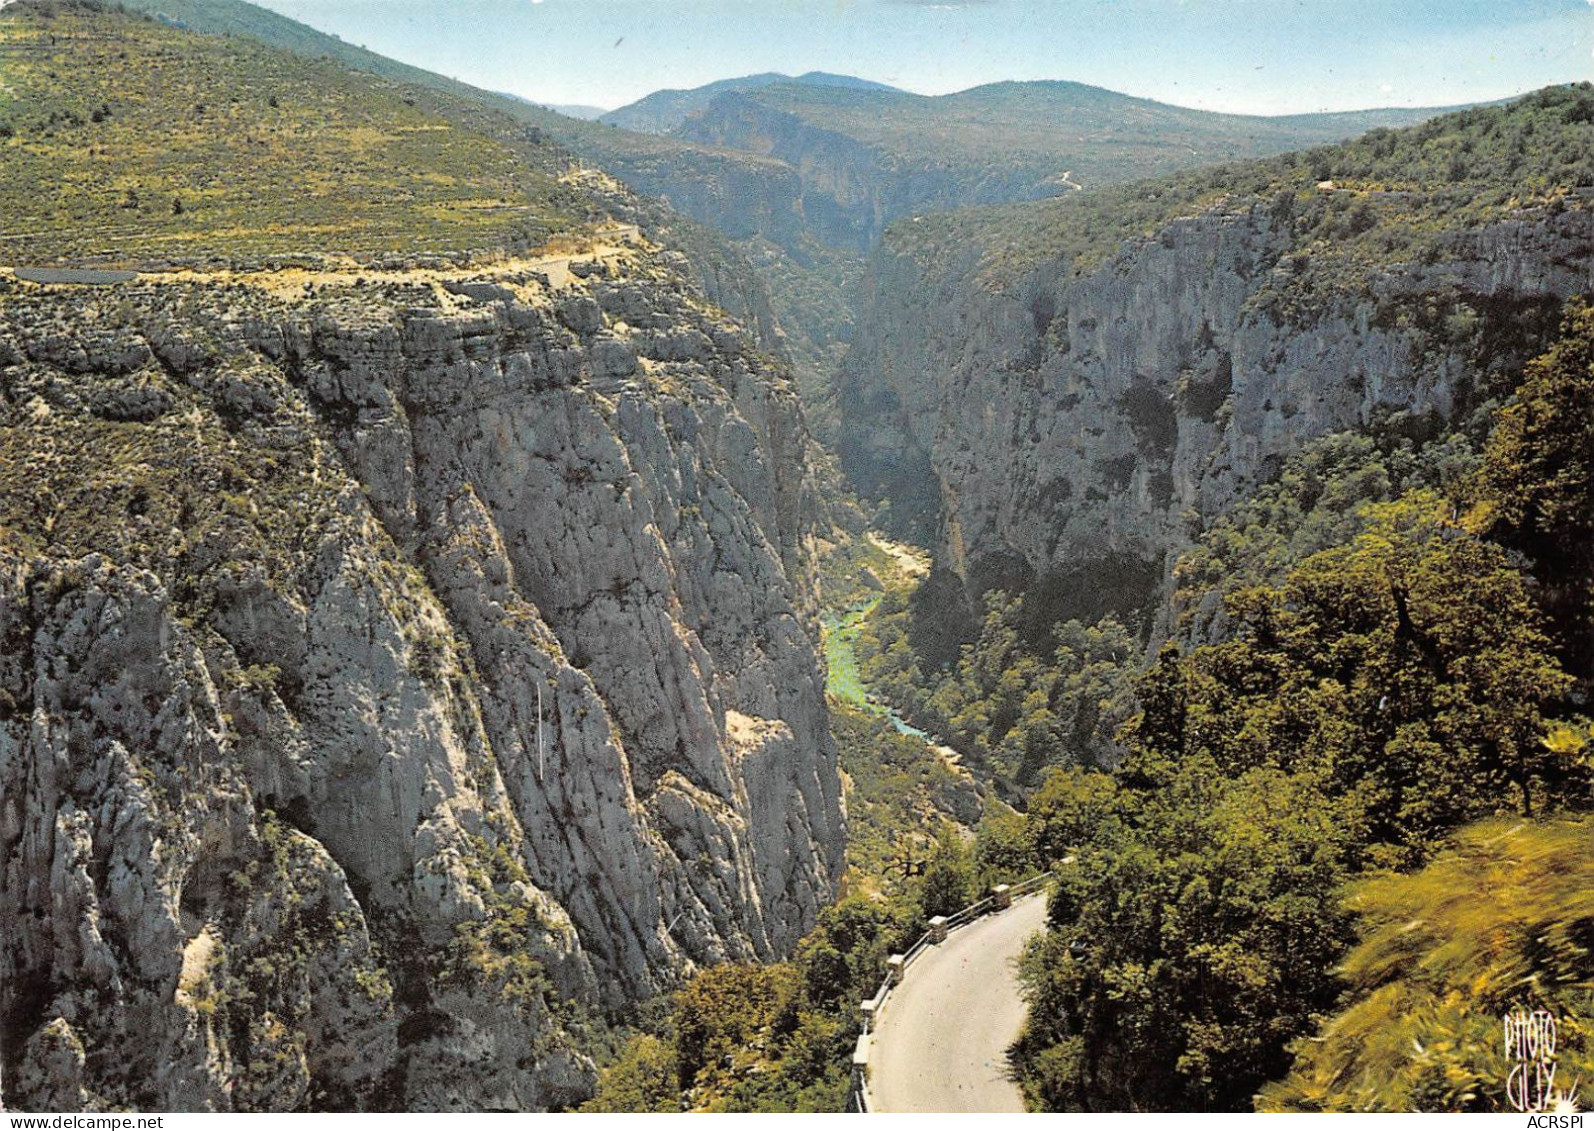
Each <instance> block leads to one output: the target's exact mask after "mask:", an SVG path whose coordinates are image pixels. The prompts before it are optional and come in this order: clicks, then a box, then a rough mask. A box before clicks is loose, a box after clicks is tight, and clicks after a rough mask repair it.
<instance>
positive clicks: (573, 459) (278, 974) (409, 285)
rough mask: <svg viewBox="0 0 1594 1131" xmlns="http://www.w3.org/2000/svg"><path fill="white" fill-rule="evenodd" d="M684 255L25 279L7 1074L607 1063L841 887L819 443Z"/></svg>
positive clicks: (265, 1092)
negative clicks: (665, 1011)
mask: <svg viewBox="0 0 1594 1131" xmlns="http://www.w3.org/2000/svg"><path fill="white" fill-rule="evenodd" d="M679 266H680V264H679V262H678V260H677V259H676V258H675V257H672V256H671V255H669V254H667V253H655V252H652V251H649V250H647V249H645V248H641V247H631V248H628V249H622V248H608V249H602V250H601V251H600V252H599V253H596V254H591V255H577V256H573V257H569V258H566V259H560V260H557V261H547V262H543V263H539V264H534V265H518V266H517V265H510V266H508V267H505V268H502V269H500V270H497V271H496V272H494V273H493V274H492V275H491V277H488V276H479V275H476V276H473V275H471V274H470V273H468V272H452V273H420V272H413V271H411V272H403V271H396V272H389V273H386V274H382V273H379V272H370V273H369V274H368V277H365V278H361V279H359V280H353V279H350V278H349V277H347V276H316V275H314V274H308V275H295V276H293V277H292V278H289V277H287V276H285V275H282V274H280V273H279V274H266V275H261V276H259V277H247V278H242V279H232V278H224V277H217V278H214V279H199V280H191V281H187V282H175V281H164V282H163V281H153V282H148V281H146V282H138V283H132V284H127V285H125V286H122V287H116V288H104V289H94V290H81V289H76V288H70V287H62V288H49V287H35V286H30V285H27V284H22V283H19V282H9V281H0V288H3V292H0V413H3V416H0V467H3V469H4V471H3V475H4V476H5V483H4V489H3V490H0V508H3V514H0V578H3V582H0V635H3V638H4V641H5V647H4V650H3V654H0V860H3V861H4V865H3V869H0V937H3V938H4V941H5V946H4V947H3V948H0V1011H3V1015H4V1016H3V1019H4V1023H5V1024H4V1032H5V1040H4V1042H3V1043H0V1055H3V1058H4V1065H5V1069H6V1073H5V1081H6V1086H7V1096H8V1099H10V1100H11V1101H12V1102H13V1103H14V1104H16V1105H19V1106H30V1105H31V1106H36V1107H41V1108H56V1109H59V1108H68V1109H73V1108H79V1107H88V1108H95V1107H127V1106H133V1107H146V1108H150V1107H153V1108H168V1109H184V1108H206V1107H211V1108H219V1109H272V1110H288V1109H293V1108H296V1107H319V1108H326V1107H332V1108H337V1107H351V1108H369V1107H376V1108H382V1107H406V1108H419V1109H430V1108H458V1107H465V1108H512V1109H521V1108H535V1107H540V1106H547V1105H558V1104H565V1103H571V1102H574V1101H575V1100H577V1099H579V1098H580V1097H581V1096H582V1095H584V1094H585V1093H586V1091H587V1090H588V1088H590V1085H591V1080H592V1066H591V1064H590V1062H589V1061H587V1060H586V1059H585V1058H584V1056H583V1055H582V1054H581V1052H580V1051H579V1050H580V1047H581V1040H582V1039H581V1035H580V1034H581V1031H582V1026H583V1025H584V1024H585V1022H584V1020H583V1018H584V1017H588V1016H591V1015H593V1014H594V1013H596V1012H598V1011H600V1010H602V1009H604V1008H606V1007H613V1006H617V1005H620V1004H622V1003H624V1002H627V1001H631V1000H635V999H637V998H639V997H642V996H645V995H647V994H650V993H654V992H657V991H658V990H660V989H662V988H664V987H666V986H668V985H669V984H671V983H672V982H673V980H674V979H675V978H677V977H678V976H679V975H680V974H681V973H682V972H683V971H684V970H686V969H689V968H690V966H691V965H692V964H693V963H706V962H714V961H720V960H725V959H755V958H773V957H776V956H779V955H781V954H783V953H785V952H786V950H787V949H788V948H789V947H790V946H791V945H792V944H793V943H794V942H795V941H796V939H797V938H798V937H799V935H800V934H801V933H802V932H803V931H804V930H805V929H806V928H807V926H808V925H809V924H810V923H811V922H812V919H813V916H814V915H815V913H816V911H817V910H818V908H819V907H820V906H821V905H822V904H823V902H824V901H825V900H826V899H827V898H828V897H829V895H830V892H831V889H832V884H833V882H834V880H835V878H836V876H837V875H838V874H839V869H840V866H841V853H842V833H843V829H842V816H841V806H840V783H839V775H838V772H837V769H836V762H835V750H834V746H833V741H832V739H831V738H830V735H829V729H828V719H827V716H826V711H825V705H824V697H823V684H822V676H821V671H820V668H819V665H818V663H817V661H816V658H815V650H814V629H813V621H812V612H813V609H812V594H811V592H810V591H809V588H808V586H809V580H808V578H809V568H808V559H809V555H810V552H811V545H812V540H813V537H814V523H815V521H816V515H817V513H818V510H817V506H816V500H815V498H814V495H813V486H812V483H811V481H810V479H809V472H808V470H807V463H806V459H805V456H806V448H807V445H808V443H809V440H808V438H807V434H806V431H805V430H804V427H803V424H802V420H801V416H800V412H799V410H798V408H797V405H796V402H795V398H794V396H793V394H792V393H791V391H790V389H789V387H788V384H787V383H786V381H785V380H784V378H783V377H782V376H781V375H780V374H779V373H778V372H776V371H774V370H772V369H771V368H770V366H769V364H768V363H767V362H766V361H764V360H763V359H762V358H761V356H760V355H758V354H756V353H754V352H753V351H752V350H751V348H750V347H749V346H748V344H747V342H746V340H745V338H744V337H743V336H742V335H741V333H740V331H739V330H738V328H737V327H736V326H735V325H733V324H731V323H729V322H727V321H725V320H724V319H723V317H722V316H720V315H718V314H717V313H715V312H714V311H713V310H712V309H711V308H709V307H708V306H706V304H704V302H703V301H702V300H701V298H699V297H698V295H697V293H696V292H695V291H694V290H692V289H691V287H689V286H688V285H687V284H686V283H684V282H683V281H682V278H681V275H680V274H679V271H678V268H679Z"/></svg>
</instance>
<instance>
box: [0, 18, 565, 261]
mask: <svg viewBox="0 0 1594 1131" xmlns="http://www.w3.org/2000/svg"><path fill="white" fill-rule="evenodd" d="M0 53H3V54H4V57H5V59H6V61H7V68H6V86H5V89H4V91H3V93H0V154H3V161H0V216H3V217H4V220H3V221H0V224H3V229H0V240H3V243H0V248H3V254H4V258H5V259H6V260H7V261H9V262H13V263H39V262H57V261H60V262H68V261H82V260H87V259H93V260H96V261H107V262H117V261H137V260H143V259H155V260H158V261H166V260H183V261H191V260H195V259H202V258H237V257H240V256H265V255H279V256H280V255H308V254H315V253H323V254H347V255H366V256H369V255H374V254H379V253H398V252H402V253H404V254H405V255H408V256H413V255H425V254H452V253H462V252H467V251H470V250H473V249H486V248H499V249H506V248H507V249H516V248H526V247H532V246H537V245H540V244H543V243H545V242H546V241H547V240H548V239H549V238H551V237H552V236H553V235H555V234H556V233H558V232H562V231H572V230H575V229H577V228H578V227H579V226H580V225H581V224H582V223H583V222H584V221H585V220H586V219H588V214H589V212H590V206H589V205H587V204H586V203H585V202H584V201H583V199H582V197H581V195H580V194H578V193H577V192H576V191H574V190H573V189H571V188H568V187H566V186H565V185H563V184H561V183H560V179H559V178H560V175H561V174H562V173H564V172H565V170H566V168H567V166H568V158H567V157H566V156H565V154H564V153H563V152H562V151H560V150H559V149H558V148H557V147H554V146H552V145H551V144H549V143H547V142H546V141H545V140H544V139H543V138H542V137H541V136H540V135H538V134H537V133H535V132H531V131H528V130H527V129H526V128H525V127H524V126H522V125H521V124H519V123H517V122H515V121H514V120H512V119H510V118H507V117H504V116H501V115H498V114H495V113H492V112H490V111H488V110H485V109H484V108H482V107H481V106H479V105H474V104H472V103H470V102H468V101H464V100H461V99H458V98H456V97H454V96H452V95H448V94H444V93H442V92H438V91H434V90H428V89H425V88H418V87H411V86H403V85H400V84H398V83H396V82H394V81H392V80H388V79H381V78H375V77H370V76H366V75H362V74H356V73H353V72H350V71H349V70H347V69H346V68H344V67H342V66H340V65H338V64H336V63H334V62H332V61H330V60H325V59H307V58H304V57H302V56H299V55H295V54H291V53H289V52H285V51H278V50H273V49H271V48H267V47H264V46H261V45H260V44H258V43H255V42H252V41H250V40H248V39H243V38H218V37H196V36H193V35H190V34H188V33H185V32H183V31H180V30H178V29H175V28H172V27H169V26H166V25H163V24H161V23H158V22H155V21H153V20H150V19H144V18H141V17H138V16H135V15H130V14H125V13H122V12H117V11H107V10H98V9H96V8H95V7H94V6H92V5H88V4H83V3H68V2H60V0H45V2H38V3H33V2H29V3H21V4H16V5H12V6H10V7H9V8H7V9H6V10H5V12H4V13H3V14H0Z"/></svg>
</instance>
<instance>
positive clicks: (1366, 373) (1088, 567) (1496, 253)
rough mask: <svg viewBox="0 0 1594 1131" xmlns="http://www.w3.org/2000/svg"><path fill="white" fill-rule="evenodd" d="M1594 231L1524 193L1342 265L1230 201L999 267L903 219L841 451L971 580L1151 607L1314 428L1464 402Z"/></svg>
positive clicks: (976, 246) (1541, 314) (1519, 353)
mask: <svg viewBox="0 0 1594 1131" xmlns="http://www.w3.org/2000/svg"><path fill="white" fill-rule="evenodd" d="M909 235H913V236H914V239H913V240H911V241H910V240H909V239H908V238H907V236H909ZM963 236H964V238H965V239H966V238H967V231H966V230H965V231H964V233H963ZM1591 236H1594V231H1591V219H1590V213H1589V212H1588V211H1586V210H1582V209H1576V208H1565V209H1545V210H1534V211H1519V212H1517V213H1514V214H1509V215H1505V216H1502V217H1500V218H1497V219H1495V220H1494V221H1492V222H1490V223H1487V224H1483V225H1479V226H1476V227H1472V228H1465V229H1462V228H1456V229H1452V230H1450V231H1448V232H1444V233H1441V234H1440V235H1438V236H1436V237H1435V242H1434V243H1433V244H1432V245H1430V249H1429V251H1428V252H1427V254H1425V255H1424V256H1422V257H1421V258H1420V259H1418V260H1414V261H1409V262H1395V263H1389V264H1386V265H1384V266H1382V267H1374V268H1368V269H1347V267H1346V265H1345V264H1343V263H1336V262H1335V261H1334V260H1333V251H1332V249H1328V250H1325V249H1322V248H1318V249H1316V251H1315V252H1312V253H1308V252H1307V251H1306V250H1305V249H1303V248H1301V247H1298V246H1296V243H1295V239H1296V237H1295V236H1294V235H1293V233H1292V231H1291V228H1290V225H1289V224H1288V222H1287V217H1286V218H1281V217H1280V215H1278V214H1277V212H1276V210H1275V209H1274V208H1272V207H1270V205H1269V204H1264V203H1257V204H1254V205H1253V204H1244V203H1242V204H1240V205H1224V206H1218V207H1215V208H1212V209H1210V210H1207V211H1203V212H1200V213H1197V214H1194V215H1190V216H1187V217H1183V218H1179V219H1175V220H1172V221H1171V222H1168V223H1166V224H1165V226H1163V227H1162V228H1161V230H1159V231H1157V232H1156V233H1155V234H1154V235H1153V236H1151V237H1150V238H1143V239H1136V240H1132V241H1129V242H1127V243H1124V244H1123V245H1122V246H1121V247H1119V248H1118V250H1117V251H1116V253H1115V254H1111V255H1109V256H1107V257H1106V258H1105V260H1103V261H1099V262H1095V263H1090V264H1087V263H1079V264H1076V263H1075V262H1073V261H1072V260H1070V259H1069V258H1067V257H1066V256H1063V257H1050V258H1047V257H1038V258H1037V257H1031V258H1032V262H1033V265H1032V266H1029V267H1026V268H1023V269H1022V270H1012V269H1008V268H1006V267H1004V266H1003V264H1002V263H1001V259H1000V257H999V256H998V257H994V258H993V257H991V256H988V255H986V251H987V250H988V249H986V248H984V247H982V246H981V244H980V243H979V242H978V241H971V242H966V243H961V242H960V243H956V244H950V245H948V246H944V247H942V246H936V247H932V248H928V249H927V248H926V245H925V240H924V238H923V236H922V234H920V233H910V232H908V231H903V232H898V233H894V234H893V235H888V237H887V240H886V242H885V245H884V246H883V247H882V249H881V251H880V252H879V253H878V254H877V256H876V258H875V260H874V263H873V267H872V272H871V278H870V281H869V297H868V301H867V304H866V307H865V310H864V312H863V314H862V316H861V319H860V324H859V331H858V334H857V339H856V340H857V345H856V346H855V348H854V350H853V353H852V355H851V356H850V358H849V359H848V362H847V365H846V368H845V372H844V374H843V378H842V383H841V390H840V394H841V403H842V413H841V417H842V421H843V436H842V441H841V451H842V458H843V462H844V465H845V466H846V468H847V470H848V472H849V474H850V475H851V476H852V477H853V479H854V481H855V482H856V483H858V484H859V485H860V486H861V487H863V488H864V490H865V491H867V492H869V493H871V494H875V495H877V496H881V497H884V498H886V499H888V500H890V501H891V504H892V514H893V515H894V517H895V520H896V521H897V523H898V524H899V526H901V527H903V528H905V529H907V530H909V531H910V532H914V533H917V534H918V535H919V536H921V537H923V538H926V539H928V540H930V541H931V542H933V544H934V545H935V546H936V558H937V562H938V564H939V565H941V566H944V567H946V568H948V569H950V570H951V571H952V572H954V573H955V574H956V575H957V576H958V577H959V578H961V579H962V581H963V582H965V583H966V585H967V586H968V587H969V588H970V589H973V590H980V589H984V588H987V587H991V586H1003V587H1007V588H1010V589H1018V588H1022V589H1024V590H1026V591H1028V592H1032V593H1036V594H1039V596H1038V597H1037V599H1038V600H1045V601H1047V602H1048V603H1049V611H1051V612H1052V613H1054V614H1055V615H1057V616H1059V617H1062V616H1093V615H1097V614H1099V613H1101V612H1105V611H1109V610H1113V609H1116V610H1119V611H1122V610H1125V609H1130V608H1135V607H1137V606H1138V607H1141V608H1144V609H1147V610H1150V609H1153V608H1155V607H1156V606H1157V605H1158V603H1159V599H1160V597H1161V596H1162V595H1163V594H1162V592H1161V589H1162V585H1163V583H1164V582H1165V580H1166V577H1165V573H1166V565H1167V562H1168V555H1169V552H1170V551H1172V550H1175V549H1177V548H1178V547H1180V546H1183V545H1185V544H1186V542H1187V540H1188V538H1189V537H1190V536H1191V535H1193V534H1194V533H1196V532H1198V531H1199V530H1200V529H1201V528H1202V525H1203V524H1204V522H1205V521H1206V520H1207V519H1208V518H1210V517H1211V516H1213V515H1215V514H1218V513H1221V512H1222V511H1223V510H1225V509H1226V508H1227V507H1229V506H1230V505H1231V504H1232V503H1233V502H1234V501H1235V500H1237V499H1238V498H1240V497H1242V496H1243V495H1245V494H1246V493H1247V492H1248V491H1250V490H1251V489H1253V488H1254V487H1256V486H1257V485H1258V484H1261V483H1263V482H1266V481H1267V480H1268V479H1269V478H1270V477H1271V476H1272V475H1273V474H1275V473H1276V471H1277V469H1278V468H1279V466H1280V465H1281V462H1282V460H1283V458H1284V457H1285V456H1286V455H1288V454H1289V453H1290V452H1292V451H1294V450H1295V449H1296V448H1297V447H1298V446H1299V445H1300V444H1301V443H1302V442H1303V441H1305V440H1308V439H1310V438H1312V437H1315V436H1319V435H1322V434H1324V433H1327V432H1330V431H1335V430H1340V429H1348V428H1359V427H1372V426H1376V425H1378V424H1379V423H1380V422H1384V423H1385V424H1390V423H1391V422H1393V424H1392V426H1396V427H1420V426H1421V421H1422V420H1423V419H1424V418H1430V417H1431V418H1432V419H1434V420H1440V421H1442V420H1445V419H1448V418H1450V417H1451V416H1452V415H1453V414H1454V412H1455V411H1456V410H1457V409H1458V408H1464V407H1470V406H1471V405H1473V404H1476V403H1477V402H1478V401H1479V400H1480V399H1481V397H1482V395H1484V393H1485V391H1486V390H1485V386H1486V385H1487V383H1488V377H1489V374H1490V373H1492V372H1510V371H1512V370H1513V369H1514V367H1516V366H1518V365H1519V364H1520V363H1521V362H1522V361H1523V360H1525V358H1526V357H1529V356H1531V355H1532V354H1533V353H1534V352H1536V350H1537V349H1539V348H1541V347H1542V345H1543V342H1544V340H1545V337H1546V335H1547V334H1549V333H1551V332H1553V329H1554V326H1555V322H1556V311H1557V310H1558V309H1559V306H1560V303H1561V301H1562V300H1563V299H1564V298H1565V297H1566V296H1568V295H1572V294H1576V293H1580V292H1585V291H1588V290H1590V289H1591V288H1594V255H1591V252H1590V249H1591V247H1594V242H1591ZM1314 257H1315V258H1314ZM1402 421H1404V422H1405V423H1404V424H1402V423H1401V422H1402Z"/></svg>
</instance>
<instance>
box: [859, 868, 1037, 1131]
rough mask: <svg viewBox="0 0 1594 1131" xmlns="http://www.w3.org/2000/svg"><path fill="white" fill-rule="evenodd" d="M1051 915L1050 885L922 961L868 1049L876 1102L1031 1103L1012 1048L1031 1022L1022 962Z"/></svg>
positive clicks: (981, 1108) (934, 1107) (881, 1107)
mask: <svg viewBox="0 0 1594 1131" xmlns="http://www.w3.org/2000/svg"><path fill="white" fill-rule="evenodd" d="M1045 922H1046V895H1045V893H1044V892H1042V893H1038V894H1035V895H1030V896H1026V897H1024V898H1023V899H1020V900H1016V901H1014V903H1013V906H1012V907H1011V908H1009V909H1008V910H1007V911H1004V912H1002V913H1000V914H998V915H989V916H987V917H985V918H984V919H981V920H979V921H977V922H975V923H972V924H970V925H969V926H967V927H964V928H963V929H962V930H958V931H953V932H952V934H951V935H949V936H948V937H947V940H946V942H944V943H942V944H941V945H940V946H935V947H931V948H930V949H929V950H927V951H925V952H924V953H923V954H921V955H920V956H919V957H918V958H917V959H915V960H914V962H913V965H911V966H909V967H908V972H907V974H906V975H904V977H903V979H902V984H901V985H900V986H898V987H897V988H896V990H895V991H893V992H892V994H891V997H890V998H889V999H888V1000H887V1002H886V1009H885V1013H884V1015H883V1016H882V1017H881V1018H880V1022H879V1025H878V1027H877V1028H876V1029H875V1035H874V1040H873V1042H872V1044H871V1046H870V1050H869V1087H870V1092H871V1093H872V1096H873V1099H874V1107H875V1110H876V1111H897V1112H909V1111H920V1112H925V1111H954V1112H961V1111H971V1112H1006V1111H1023V1110H1024V1101H1023V1098H1022V1097H1021V1096H1020V1094H1019V1090H1018V1086H1017V1085H1016V1084H1014V1083H1013V1082H1012V1081H1011V1080H1010V1079H1008V1076H1007V1048H1008V1046H1009V1045H1011V1044H1012V1043H1013V1041H1014V1040H1015V1039H1017V1037H1018V1032H1019V1029H1021V1028H1022V1027H1023V1024H1024V1002H1023V999H1022V998H1020V997H1019V992H1018V970H1017V966H1016V962H1017V959H1018V956H1019V953H1020V952H1021V951H1022V950H1023V949H1024V942H1025V940H1026V939H1028V938H1029V936H1030V935H1032V934H1034V933H1035V932H1036V931H1038V930H1040V929H1041V927H1042V926H1043V925H1044V924H1045Z"/></svg>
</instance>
